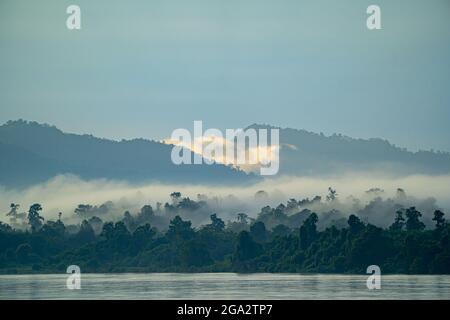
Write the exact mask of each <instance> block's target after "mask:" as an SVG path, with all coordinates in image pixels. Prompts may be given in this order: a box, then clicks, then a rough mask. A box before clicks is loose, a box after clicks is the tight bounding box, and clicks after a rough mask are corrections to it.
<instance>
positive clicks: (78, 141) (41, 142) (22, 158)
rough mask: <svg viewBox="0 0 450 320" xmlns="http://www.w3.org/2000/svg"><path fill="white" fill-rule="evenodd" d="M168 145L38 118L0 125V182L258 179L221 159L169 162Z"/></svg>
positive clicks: (249, 180)
mask: <svg viewBox="0 0 450 320" xmlns="http://www.w3.org/2000/svg"><path fill="white" fill-rule="evenodd" d="M171 150H172V146H170V145H166V144H163V143H160V142H156V141H150V140H144V139H135V140H122V141H113V140H106V139H99V138H96V137H93V136H91V135H77V134H68V133H64V132H62V131H61V130H59V129H57V128H55V127H52V126H48V125H43V124H38V123H36V122H26V121H22V120H19V121H9V122H7V123H6V124H4V125H2V126H0V154H1V157H0V185H3V186H7V187H25V186H28V185H32V184H34V183H39V182H43V181H45V180H47V179H50V178H52V177H54V176H55V175H57V174H74V175H78V176H80V177H81V178H84V179H93V178H105V179H114V180H124V181H128V182H137V183H140V182H149V181H161V182H171V183H175V182H178V183H187V182H189V183H212V184H217V183H221V184H223V183H245V182H251V181H254V180H255V179H256V177H255V176H252V175H247V174H246V173H244V172H242V171H237V170H235V169H232V168H229V167H227V166H224V165H219V164H217V165H202V166H199V165H182V166H177V165H174V164H173V163H172V162H171V157H170V153H171Z"/></svg>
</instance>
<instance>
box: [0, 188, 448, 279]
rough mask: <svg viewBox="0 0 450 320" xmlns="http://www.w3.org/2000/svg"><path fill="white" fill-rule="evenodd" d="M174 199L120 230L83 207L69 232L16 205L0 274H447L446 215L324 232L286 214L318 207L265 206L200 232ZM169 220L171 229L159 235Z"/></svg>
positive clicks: (336, 226)
mask: <svg viewBox="0 0 450 320" xmlns="http://www.w3.org/2000/svg"><path fill="white" fill-rule="evenodd" d="M330 191H331V192H330V197H333V196H334V194H333V192H334V191H333V190H331V189H330ZM171 197H172V198H173V199H174V201H173V203H172V204H169V203H166V204H165V205H164V206H161V204H158V208H157V210H156V211H158V212H160V211H161V210H163V212H164V213H165V215H164V216H161V215H159V214H157V213H156V212H154V211H153V208H152V207H151V206H150V205H146V206H144V207H142V209H141V210H140V211H139V212H138V213H137V214H131V213H130V212H128V211H127V212H125V214H124V215H123V218H121V219H119V220H118V221H115V222H108V221H103V220H102V219H101V218H99V217H98V216H97V215H101V213H102V211H105V210H106V209H105V208H103V207H102V206H100V207H94V206H90V205H79V206H78V208H76V209H75V214H76V215H77V216H78V217H79V219H80V223H79V224H77V225H70V224H67V225H65V223H64V222H63V219H61V215H62V214H60V215H59V219H57V220H55V221H51V220H48V221H46V220H45V219H44V218H43V216H42V206H41V205H40V204H37V203H36V204H33V205H32V206H30V208H29V209H28V211H27V212H24V213H19V212H18V208H19V206H18V205H17V204H11V211H10V212H9V213H8V216H9V218H10V221H9V223H8V224H7V223H3V222H0V272H1V273H48V272H52V273H53V272H55V273H64V272H65V270H66V268H67V267H68V266H69V265H78V266H80V268H81V270H82V272H291V273H295V272H320V273H365V270H366V268H367V266H369V265H373V264H375V265H378V266H380V268H381V270H382V272H383V273H406V274H449V273H450V246H449V239H450V238H449V235H450V225H449V224H448V223H447V222H446V220H445V218H444V213H443V212H442V211H440V210H435V211H434V216H433V219H432V220H433V223H434V226H433V227H428V228H426V227H425V224H424V223H423V222H422V221H421V219H422V214H421V212H419V211H418V210H417V209H416V207H407V208H399V209H398V210H397V211H396V212H393V213H392V223H391V225H390V226H389V227H387V228H380V227H378V226H375V225H373V224H370V223H367V222H364V221H363V219H361V218H360V217H358V216H357V215H355V214H351V215H348V216H347V217H346V219H345V220H346V221H345V223H344V224H342V223H332V224H330V225H328V226H327V227H324V228H322V229H319V228H318V223H319V219H320V215H318V214H316V213H314V212H312V211H310V210H303V211H302V212H299V213H296V214H289V212H290V211H291V212H292V210H294V211H296V210H297V207H298V206H299V204H302V203H304V202H305V201H307V202H308V203H314V201H320V197H319V198H314V199H313V200H302V201H303V202H299V201H296V200H293V199H291V200H290V201H289V202H288V204H287V205H280V206H278V207H277V208H271V207H268V206H267V207H265V208H263V209H262V210H261V213H260V214H259V215H258V216H257V217H256V218H254V219H253V218H250V217H249V216H248V215H247V214H245V213H238V214H237V216H236V219H235V220H233V221H227V222H225V221H223V220H222V219H221V218H220V217H219V216H218V215H217V214H214V213H212V212H210V213H208V216H209V220H210V222H209V223H207V224H203V225H199V226H196V227H194V226H193V224H192V223H191V221H188V220H187V219H183V218H182V217H180V213H181V212H183V211H182V210H185V209H192V210H199V209H201V208H202V206H205V204H204V203H203V202H202V201H193V200H190V199H189V198H182V197H181V194H180V193H176V192H174V193H173V194H172V195H171ZM328 200H330V199H328ZM332 200H333V199H331V200H330V201H332ZM205 208H207V207H205ZM198 212H201V210H200V211H198ZM204 212H206V209H205V210H204ZM164 219H166V220H167V227H159V229H158V228H157V227H155V226H163V225H164V223H163V222H164ZM341 220H342V219H341Z"/></svg>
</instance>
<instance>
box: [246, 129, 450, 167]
mask: <svg viewBox="0 0 450 320" xmlns="http://www.w3.org/2000/svg"><path fill="white" fill-rule="evenodd" d="M248 128H254V129H271V128H277V127H273V126H270V125H260V124H253V125H251V126H249V127H248ZM278 129H280V143H281V150H280V171H279V173H280V174H289V175H292V174H295V175H321V174H335V173H342V172H345V171H351V172H354V171H362V172H368V171H369V172H374V171H377V172H382V173H384V174H397V175H409V174H448V173H450V154H449V153H445V152H433V151H418V152H410V151H408V150H406V149H405V148H401V147H397V146H395V145H393V144H391V143H389V142H388V141H386V140H382V139H379V138H373V139H355V138H351V137H347V136H343V135H339V134H334V135H331V136H325V135H323V134H317V133H313V132H308V131H305V130H296V129H290V128H278Z"/></svg>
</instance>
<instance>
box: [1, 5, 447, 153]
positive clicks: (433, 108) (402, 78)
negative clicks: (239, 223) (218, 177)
mask: <svg viewBox="0 0 450 320" xmlns="http://www.w3.org/2000/svg"><path fill="white" fill-rule="evenodd" d="M71 4H77V5H79V6H80V8H81V30H68V29H67V28H66V19H67V17H68V15H67V14H66V8H67V7H68V6H69V5H71ZM371 4H377V5H379V6H380V8H381V19H382V20H381V22H382V30H374V31H370V30H368V29H367V27H366V19H367V17H368V15H367V13H366V9H367V7H368V6H369V5H371ZM449 57H450V1H448V0H432V1H423V0H396V1H388V0H371V1H366V0H340V1H335V0H327V1H324V0H310V1H301V0H227V1H223V0H190V1H186V0H152V1H144V0H136V1H132V2H130V1H125V0H120V1H117V0H116V1H113V0H108V1H106V0H104V1H101V0H98V1H88V0H71V1H64V0H53V1H49V0H41V1H26V0H0V123H3V122H6V121H7V120H14V119H19V118H22V119H26V120H35V121H39V122H45V123H49V124H52V125H56V126H57V127H59V128H60V129H62V130H64V131H68V132H75V133H89V134H94V135H96V136H99V137H106V138H113V139H122V138H135V137H143V138H154V139H163V138H166V137H169V136H170V134H171V132H172V131H173V130H174V129H176V128H187V129H189V130H191V131H192V130H193V121H194V120H202V121H203V124H204V127H205V128H219V129H225V128H240V127H245V126H247V125H250V124H252V123H266V124H273V125H276V126H281V127H292V128H297V129H306V130H308V131H313V132H317V133H319V132H323V133H324V134H327V135H330V134H333V133H341V134H344V135H348V136H352V137H356V138H371V137H380V138H384V139H388V140H389V141H391V142H392V143H394V144H396V145H399V146H402V147H407V148H408V149H410V150H417V149H426V150H429V149H431V148H432V149H435V150H443V151H450V139H449V137H450V125H449V119H450V90H449V89H450V86H449V84H450V59H449Z"/></svg>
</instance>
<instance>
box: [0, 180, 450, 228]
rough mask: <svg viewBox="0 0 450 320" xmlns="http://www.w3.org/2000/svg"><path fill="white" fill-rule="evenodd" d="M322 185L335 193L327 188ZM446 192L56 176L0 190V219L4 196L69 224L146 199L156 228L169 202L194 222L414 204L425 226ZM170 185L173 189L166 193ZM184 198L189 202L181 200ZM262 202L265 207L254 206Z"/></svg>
mask: <svg viewBox="0 0 450 320" xmlns="http://www.w3.org/2000/svg"><path fill="white" fill-rule="evenodd" d="M329 187H331V189H332V190H335V191H336V193H335V194H333V192H331V193H330V189H329ZM449 191H450V175H444V176H426V175H414V176H408V177H403V178H398V177H389V176H381V175H376V176H370V175H362V174H345V175H342V176H335V177H328V178H305V177H279V178H277V179H267V180H265V181H263V182H261V183H257V184H254V185H251V186H245V187H240V186H235V187H229V186H227V187H220V186H213V185H181V184H180V185H172V184H170V185H169V184H158V183H153V184H148V185H140V186H136V185H130V184H127V183H123V182H116V181H107V180H95V181H83V180H81V179H79V178H77V177H75V176H67V175H64V176H58V177H55V178H54V179H52V180H50V181H48V182H46V183H43V184H39V185H36V186H34V187H30V188H27V189H25V190H21V191H12V190H6V189H5V188H2V189H0V220H1V221H4V222H6V223H8V222H9V217H8V216H6V214H7V213H8V212H9V211H10V204H11V203H15V204H20V208H19V210H18V212H26V211H27V210H28V208H29V207H30V205H32V204H34V203H39V204H41V205H42V207H43V211H42V216H43V217H44V218H45V219H46V220H56V219H57V218H58V213H59V212H62V220H63V221H64V222H65V223H66V222H67V223H75V224H77V223H79V222H80V221H81V220H82V219H84V218H89V217H92V216H98V217H100V218H101V219H102V220H103V221H104V222H105V221H111V220H112V221H117V220H120V219H123V217H124V213H125V212H126V211H128V212H129V214H131V216H136V215H137V214H138V213H140V212H142V210H141V209H142V208H143V207H144V206H145V205H151V206H152V208H153V210H154V213H155V214H156V216H158V215H160V216H161V219H159V220H157V222H155V223H156V224H157V227H159V228H165V227H166V226H167V223H168V220H169V218H171V217H172V216H173V215H174V214H172V215H170V214H169V213H170V212H172V213H173V212H175V211H174V210H173V207H177V206H178V207H179V208H180V209H179V210H178V209H177V211H176V214H179V215H180V216H182V218H183V219H188V220H191V221H192V222H193V224H194V225H195V226H199V225H201V224H205V223H208V222H209V216H210V215H211V214H212V213H216V214H217V215H218V216H219V217H221V218H222V219H223V220H225V221H235V220H236V217H237V215H238V214H239V213H246V214H247V215H248V216H249V217H250V218H257V217H258V216H261V211H263V213H264V212H265V213H267V212H268V211H269V209H275V208H279V209H280V210H282V211H283V212H284V213H286V214H287V215H291V214H295V213H299V212H303V213H304V214H305V215H306V214H308V212H309V211H308V210H310V211H313V212H316V213H317V214H318V216H319V227H321V228H324V227H325V226H327V225H329V224H330V223H334V224H345V219H346V218H347V217H348V215H350V214H356V215H358V216H359V217H360V218H361V219H362V220H363V221H365V222H370V223H372V224H375V225H378V226H381V227H387V226H389V225H390V224H391V223H392V222H393V220H394V216H395V212H396V211H397V210H399V209H401V208H408V207H412V206H415V207H416V208H417V209H418V210H419V211H420V212H421V213H422V215H423V217H422V220H423V222H424V223H425V224H426V225H427V226H431V225H432V224H433V223H432V220H431V218H432V215H433V212H434V210H436V209H440V210H443V211H444V212H446V213H448V210H447V209H448V208H450V192H449ZM174 192H179V193H180V194H181V195H179V194H176V195H174V194H173V193H174ZM171 194H172V196H171ZM185 198H189V199H190V200H193V201H192V202H189V201H184V202H183V199H185ZM290 199H295V201H293V200H290ZM166 203H167V204H166ZM180 203H182V205H181V206H180V205H179V204H180ZM80 204H84V205H90V206H91V207H88V209H87V210H86V212H84V213H81V214H80V210H78V212H77V213H75V209H76V208H77V207H78V206H79V205H80ZM165 204H166V205H165ZM280 204H283V205H282V206H279V205H280ZM171 206H172V207H171ZM266 206H270V207H271V208H267V207H266ZM263 207H266V208H265V209H264V210H262V208H263ZM82 208H87V207H82ZM169 211H170V212H169ZM83 215H84V216H83ZM269 220H270V219H269ZM266 221H268V220H267V219H266ZM275 223H276V222H273V224H275ZM266 224H268V225H267V228H272V227H274V226H275V225H271V222H270V221H268V222H267V223H266Z"/></svg>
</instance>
